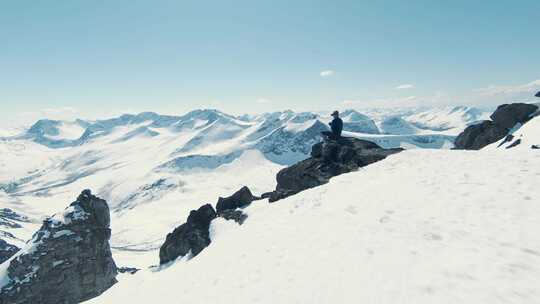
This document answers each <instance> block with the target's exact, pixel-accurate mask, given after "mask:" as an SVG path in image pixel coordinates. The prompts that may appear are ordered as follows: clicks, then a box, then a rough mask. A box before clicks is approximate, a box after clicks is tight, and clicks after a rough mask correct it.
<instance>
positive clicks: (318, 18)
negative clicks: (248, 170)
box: [0, 0, 540, 118]
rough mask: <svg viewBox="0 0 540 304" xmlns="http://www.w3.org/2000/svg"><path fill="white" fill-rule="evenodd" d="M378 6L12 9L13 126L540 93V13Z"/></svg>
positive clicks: (7, 79)
mask: <svg viewBox="0 0 540 304" xmlns="http://www.w3.org/2000/svg"><path fill="white" fill-rule="evenodd" d="M373 2H374V1H360V0H357V1H314V0H312V1H134V0H130V1H123V0H115V1H99V0H94V1H71V0H69V1H64V0H55V1H37V0H34V1H24V0H19V1H2V0H0V104H2V114H1V115H0V118H2V117H3V118H6V117H15V116H18V115H22V114H21V113H23V114H24V113H26V114H28V113H34V114H35V113H38V115H52V116H54V115H56V114H58V113H63V112H66V113H67V115H75V116H82V117H88V116H92V115H114V114H117V113H119V112H126V111H131V112H133V111H134V112H137V111H144V110H153V111H157V112H162V113H176V114H181V113H183V112H186V111H188V110H190V109H194V108H201V107H212V108H219V109H222V110H224V111H227V112H231V113H243V112H262V111H272V110H280V109H289V108H290V109H295V110H329V109H333V108H345V107H352V108H362V107H378V106H381V107H393V106H417V105H443V104H475V105H495V104H497V103H500V102H504V101H512V100H513V99H519V98H521V99H523V98H528V96H531V95H534V93H532V92H533V91H535V90H537V89H538V90H540V39H539V36H538V34H539V29H540V1H537V0H536V1H528V0H523V1H504V0H503V1H459V0H457V1H444V3H443V1H377V3H373ZM446 2H447V3H446ZM531 93H532V94H531ZM47 113H49V114H47ZM51 113H52V114H51ZM55 113H56V114H55ZM53 114H54V115H53Z"/></svg>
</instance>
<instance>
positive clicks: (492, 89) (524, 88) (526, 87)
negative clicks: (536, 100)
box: [474, 79, 540, 96]
mask: <svg viewBox="0 0 540 304" xmlns="http://www.w3.org/2000/svg"><path fill="white" fill-rule="evenodd" d="M538 90H540V79H537V80H533V81H531V82H529V83H526V84H520V85H506V86H495V85H490V86H488V87H485V88H480V89H476V90H474V92H476V93H479V94H480V95H483V96H498V95H514V94H520V93H536V92H537V91H538ZM533 95H534V94H533Z"/></svg>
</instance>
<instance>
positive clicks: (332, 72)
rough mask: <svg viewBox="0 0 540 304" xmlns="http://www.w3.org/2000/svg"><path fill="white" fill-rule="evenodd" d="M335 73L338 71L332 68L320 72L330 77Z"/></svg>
mask: <svg viewBox="0 0 540 304" xmlns="http://www.w3.org/2000/svg"><path fill="white" fill-rule="evenodd" d="M334 74H336V72H334V71H332V70H325V71H322V72H321V73H320V75H321V77H330V76H334Z"/></svg>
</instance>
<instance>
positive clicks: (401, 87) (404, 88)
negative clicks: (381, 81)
mask: <svg viewBox="0 0 540 304" xmlns="http://www.w3.org/2000/svg"><path fill="white" fill-rule="evenodd" d="M412 88H414V85H412V84H408V83H407V84H400V85H398V86H397V87H395V89H396V90H407V89H412Z"/></svg>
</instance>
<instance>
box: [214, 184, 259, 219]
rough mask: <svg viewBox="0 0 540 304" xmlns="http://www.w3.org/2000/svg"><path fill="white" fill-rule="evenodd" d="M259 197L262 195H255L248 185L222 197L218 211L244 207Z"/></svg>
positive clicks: (219, 212) (217, 205)
mask: <svg viewBox="0 0 540 304" xmlns="http://www.w3.org/2000/svg"><path fill="white" fill-rule="evenodd" d="M259 199H260V197H256V196H254V195H253V194H252V193H251V191H250V190H249V188H248V187H242V189H240V190H238V191H236V192H235V193H234V194H233V195H231V196H229V197H225V198H224V197H220V198H219V199H218V202H217V204H216V211H217V213H218V214H221V213H223V211H225V210H235V209H237V208H243V207H246V206H248V205H249V204H251V203H252V202H253V201H255V200H259Z"/></svg>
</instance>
